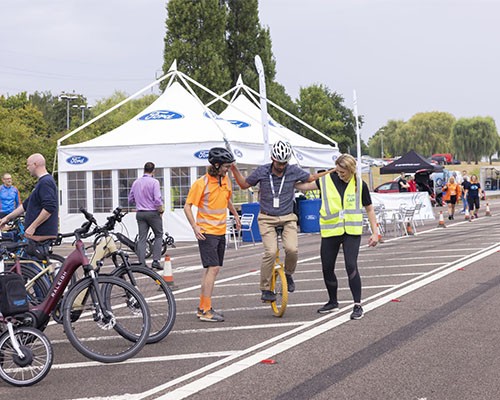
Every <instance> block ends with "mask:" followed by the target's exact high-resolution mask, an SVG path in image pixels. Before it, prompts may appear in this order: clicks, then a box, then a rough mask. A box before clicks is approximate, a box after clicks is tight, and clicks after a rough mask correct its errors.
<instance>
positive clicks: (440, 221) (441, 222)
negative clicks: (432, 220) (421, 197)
mask: <svg viewBox="0 0 500 400" xmlns="http://www.w3.org/2000/svg"><path fill="white" fill-rule="evenodd" d="M438 228H446V225H445V224H444V217H443V212H442V211H439V224H438Z"/></svg>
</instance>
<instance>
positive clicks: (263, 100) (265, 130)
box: [255, 54, 269, 163]
mask: <svg viewBox="0 0 500 400" xmlns="http://www.w3.org/2000/svg"><path fill="white" fill-rule="evenodd" d="M255 67H256V68H257V73H258V74H259V92H260V93H259V94H260V114H261V120H262V136H263V139H264V163H266V162H267V161H268V160H269V126H268V121H267V94H266V77H265V75H264V66H263V65H262V60H261V58H260V56H259V55H258V54H257V55H256V56H255Z"/></svg>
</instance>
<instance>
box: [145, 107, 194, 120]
mask: <svg viewBox="0 0 500 400" xmlns="http://www.w3.org/2000/svg"><path fill="white" fill-rule="evenodd" d="M179 118H184V115H182V114H179V113H176V112H175V111H170V110H157V111H151V112H150V113H147V114H145V115H143V116H142V117H139V118H138V120H139V121H157V120H171V119H179Z"/></svg>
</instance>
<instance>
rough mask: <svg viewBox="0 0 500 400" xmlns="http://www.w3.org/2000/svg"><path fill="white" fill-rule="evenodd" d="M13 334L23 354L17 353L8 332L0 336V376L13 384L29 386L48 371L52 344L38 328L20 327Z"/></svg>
mask: <svg viewBox="0 0 500 400" xmlns="http://www.w3.org/2000/svg"><path fill="white" fill-rule="evenodd" d="M14 335H15V337H16V339H17V341H18V342H19V345H20V348H21V351H22V352H23V354H24V355H25V357H24V358H20V357H19V355H18V354H17V352H16V350H15V349H14V346H13V345H12V340H11V338H10V336H9V332H8V331H5V332H4V333H3V334H2V336H0V376H1V377H2V379H3V380H4V381H5V382H8V383H10V384H11V385H14V386H30V385H33V384H35V383H37V382H40V381H41V380H42V379H43V378H45V376H46V375H47V374H48V373H49V371H50V367H51V366H52V361H53V359H54V358H53V351H52V345H51V344H50V342H49V339H47V337H46V336H45V335H44V334H43V333H42V332H40V331H39V330H38V329H35V328H29V327H20V328H15V329H14Z"/></svg>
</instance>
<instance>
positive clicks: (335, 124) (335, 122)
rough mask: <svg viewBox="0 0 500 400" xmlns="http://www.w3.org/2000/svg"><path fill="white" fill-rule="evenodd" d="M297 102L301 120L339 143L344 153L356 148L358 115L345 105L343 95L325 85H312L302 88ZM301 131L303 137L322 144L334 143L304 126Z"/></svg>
mask: <svg viewBox="0 0 500 400" xmlns="http://www.w3.org/2000/svg"><path fill="white" fill-rule="evenodd" d="M296 103H297V108H298V110H297V111H298V116H299V118H301V119H302V120H304V121H305V122H307V123H308V124H309V125H311V126H313V127H314V128H316V129H318V130H319V131H320V132H322V133H324V134H325V135H327V136H329V137H330V138H332V139H333V140H335V141H336V142H337V143H338V145H339V149H340V151H341V152H347V149H348V148H349V147H352V146H353V145H355V143H356V128H355V118H354V114H353V112H352V110H351V109H349V108H347V107H346V106H345V105H344V104H343V103H344V98H343V97H342V96H341V95H340V94H338V93H335V92H332V91H330V89H328V87H326V86H323V85H312V86H309V87H306V88H301V89H300V94H299V98H298V99H297V102H296ZM361 124H362V120H361V118H360V125H361ZM299 129H300V130H299V133H300V134H301V135H302V136H305V137H307V138H309V139H311V140H314V141H316V142H319V143H330V142H329V141H327V140H326V139H324V138H322V137H320V136H318V135H317V134H316V133H314V132H312V131H311V130H309V129H307V128H305V127H303V126H301V127H300V128H299Z"/></svg>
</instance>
